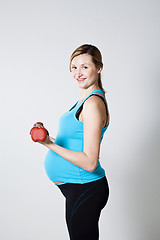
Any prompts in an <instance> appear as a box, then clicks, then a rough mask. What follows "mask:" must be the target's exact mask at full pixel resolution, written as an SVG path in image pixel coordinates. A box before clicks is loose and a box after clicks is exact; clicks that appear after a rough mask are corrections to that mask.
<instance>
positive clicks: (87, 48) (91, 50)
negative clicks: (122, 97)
mask: <svg viewBox="0 0 160 240" xmlns="http://www.w3.org/2000/svg"><path fill="white" fill-rule="evenodd" d="M84 53H88V54H89V55H91V57H92V61H93V63H94V64H95V66H96V68H99V67H101V68H103V63H102V55H101V52H100V51H99V49H98V48H97V47H95V46H93V45H91V44H84V45H81V46H80V47H78V48H77V49H76V50H74V52H73V53H72V55H71V57H70V64H69V70H70V72H71V62H72V60H73V58H74V57H76V56H78V55H80V54H84ZM98 86H99V88H100V89H101V90H102V91H103V92H104V93H106V91H105V89H104V88H103V86H102V81H101V73H99V74H98Z"/></svg>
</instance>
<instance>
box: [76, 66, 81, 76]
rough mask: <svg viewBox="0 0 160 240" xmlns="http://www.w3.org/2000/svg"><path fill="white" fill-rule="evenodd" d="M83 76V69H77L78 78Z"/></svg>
mask: <svg viewBox="0 0 160 240" xmlns="http://www.w3.org/2000/svg"><path fill="white" fill-rule="evenodd" d="M81 76H82V72H81V69H80V68H79V69H78V68H77V72H76V77H81Z"/></svg>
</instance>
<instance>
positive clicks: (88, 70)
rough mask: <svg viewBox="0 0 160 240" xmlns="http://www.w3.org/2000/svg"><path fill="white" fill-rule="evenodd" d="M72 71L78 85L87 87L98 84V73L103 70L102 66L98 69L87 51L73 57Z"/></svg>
mask: <svg viewBox="0 0 160 240" xmlns="http://www.w3.org/2000/svg"><path fill="white" fill-rule="evenodd" d="M71 72H72V76H73V78H74V79H75V80H76V82H77V84H78V86H79V87H80V88H84V89H86V88H88V87H90V86H92V85H95V86H97V85H98V73H100V72H101V68H100V69H97V68H96V66H95V64H94V63H93V62H92V57H91V55H89V54H87V53H85V54H81V55H79V56H76V57H74V58H73V60H72V62H71Z"/></svg>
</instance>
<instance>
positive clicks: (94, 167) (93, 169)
mask: <svg viewBox="0 0 160 240" xmlns="http://www.w3.org/2000/svg"><path fill="white" fill-rule="evenodd" d="M96 167H97V161H96V164H95V163H92V164H90V165H89V168H88V172H90V173H92V172H94V171H95V170H96Z"/></svg>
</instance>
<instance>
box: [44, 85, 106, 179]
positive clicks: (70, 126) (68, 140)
mask: <svg viewBox="0 0 160 240" xmlns="http://www.w3.org/2000/svg"><path fill="white" fill-rule="evenodd" d="M95 92H98V93H101V94H103V96H104V92H103V91H102V90H99V89H95V90H93V91H92V92H91V93H90V94H89V95H88V96H87V97H86V98H85V99H84V100H83V101H82V102H81V103H79V104H77V103H78V101H77V102H76V104H75V105H74V106H73V107H72V108H71V109H70V110H69V111H67V112H65V113H64V114H63V115H62V116H61V117H60V119H59V128H58V133H57V136H56V140H55V144H57V145H59V146H61V147H64V148H67V149H69V150H72V151H77V152H83V122H80V121H79V120H78V119H77V117H76V113H77V111H78V109H80V107H81V106H82V104H83V103H84V102H85V101H86V99H87V98H89V97H90V96H91V95H92V94H93V93H95ZM108 125H109V124H108ZM108 125H107V126H105V127H104V128H102V130H101V141H102V138H103V135H104V133H105V131H106V129H107V127H108ZM44 166H45V171H46V173H47V175H48V177H49V179H50V180H51V181H54V182H63V184H64V183H81V184H83V183H87V182H92V181H96V180H98V179H100V178H102V177H104V176H105V170H104V169H103V168H102V167H101V165H100V162H99V159H98V164H97V167H96V169H95V170H94V172H89V171H86V170H84V169H82V168H80V167H78V166H76V165H74V164H73V163H71V162H69V161H68V160H66V159H65V158H63V157H61V156H60V155H58V154H57V153H55V152H54V151H52V150H49V151H48V152H47V155H46V158H45V162H44Z"/></svg>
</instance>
